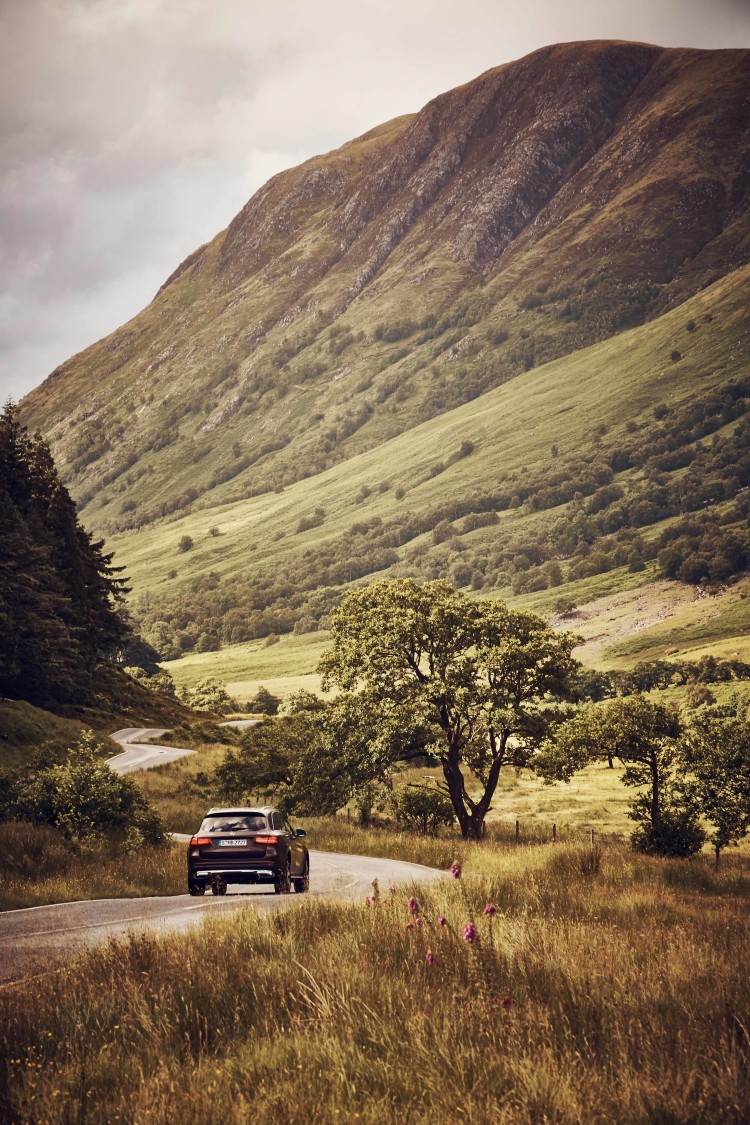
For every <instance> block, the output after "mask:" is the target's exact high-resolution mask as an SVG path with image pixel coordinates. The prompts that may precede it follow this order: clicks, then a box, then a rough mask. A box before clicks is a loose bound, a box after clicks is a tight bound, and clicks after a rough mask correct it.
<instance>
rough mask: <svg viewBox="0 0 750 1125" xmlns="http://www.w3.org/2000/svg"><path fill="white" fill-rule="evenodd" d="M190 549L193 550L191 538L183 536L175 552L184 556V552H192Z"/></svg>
mask: <svg viewBox="0 0 750 1125" xmlns="http://www.w3.org/2000/svg"><path fill="white" fill-rule="evenodd" d="M192 549H193V540H192V539H191V537H190V536H189V535H183V536H182V537H181V539H180V541H179V543H178V544H177V550H178V551H180V552H182V554H184V553H185V551H192Z"/></svg>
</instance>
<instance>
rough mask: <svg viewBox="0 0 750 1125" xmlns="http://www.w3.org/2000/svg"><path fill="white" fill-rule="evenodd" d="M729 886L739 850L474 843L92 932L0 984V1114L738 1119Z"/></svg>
mask: <svg viewBox="0 0 750 1125" xmlns="http://www.w3.org/2000/svg"><path fill="white" fill-rule="evenodd" d="M472 876H474V877H472ZM748 891H750V870H749V869H748V864H747V862H746V861H743V860H741V859H737V858H734V859H730V860H729V861H728V862H727V863H726V865H725V866H724V867H723V870H722V871H720V872H719V873H718V874H716V873H714V872H713V871H712V869H711V867H710V865H709V864H708V863H707V862H703V861H701V860H697V861H693V862H679V861H677V862H675V861H673V862H670V861H658V860H649V859H645V858H643V857H636V856H634V855H633V854H631V853H629V852H627V851H626V850H624V849H622V848H620V847H615V846H611V847H605V848H603V849H598V848H595V849H594V850H592V849H591V848H589V847H586V846H582V845H573V844H571V845H561V844H558V845H557V846H555V847H552V846H550V845H547V846H545V847H528V848H523V849H515V848H513V847H504V848H503V847H498V846H485V847H482V846H481V845H475V848H474V852H473V855H472V856H471V857H470V859H469V861H468V862H467V874H466V876H465V877H464V878H463V879H462V880H461V881H459V882H454V881H452V880H450V879H447V880H446V881H445V882H440V883H439V884H436V885H434V886H433V887H431V888H430V889H429V890H428V889H426V888H425V889H421V888H417V887H414V888H407V889H405V890H401V891H399V892H397V893H395V894H390V893H389V892H388V890H387V888H385V887H381V888H379V893H380V895H379V899H378V901H377V902H376V903H375V904H374V905H371V906H370V907H367V906H365V905H364V904H362V905H351V906H347V905H336V904H334V903H331V902H326V901H320V900H318V901H316V900H312V899H310V900H300V901H299V902H294V903H293V907H295V908H294V909H290V910H287V911H286V912H284V913H283V914H282V913H279V914H272V915H270V916H259V915H257V914H255V913H254V912H253V911H252V910H245V911H242V912H241V913H238V914H236V915H233V917H232V919H231V921H230V920H213V919H211V920H209V921H208V922H206V923H205V924H203V925H202V926H201V927H200V928H195V929H193V930H191V932H190V934H189V935H184V936H174V937H169V938H165V939H162V940H157V939H154V938H151V937H147V936H134V937H133V938H131V939H130V940H129V941H124V942H119V943H118V942H111V943H110V944H109V945H108V946H105V947H103V948H101V949H99V950H96V951H94V952H91V953H89V954H88V955H87V956H85V957H84V958H82V959H81V960H80V961H79V962H77V963H76V964H74V965H73V966H71V967H70V968H68V969H66V970H64V971H62V972H58V973H55V974H50V975H49V976H48V977H47V978H46V980H45V987H44V988H43V989H40V988H39V985H38V982H36V981H32V982H29V983H26V984H23V983H22V984H19V985H15V986H13V987H10V988H5V989H3V990H2V991H1V992H0V1054H1V1055H2V1057H3V1058H4V1059H5V1060H6V1069H5V1076H4V1083H3V1087H2V1099H3V1100H2V1106H1V1107H0V1113H1V1114H2V1116H3V1118H4V1119H5V1120H8V1121H11V1120H12V1121H14V1122H29V1123H30V1122H39V1121H46V1122H52V1123H57V1122H60V1123H63V1122H71V1121H84V1120H85V1121H86V1122H89V1123H90V1125H96V1123H100V1122H101V1123H106V1125H109V1123H110V1122H114V1121H119V1122H128V1123H129V1122H133V1123H135V1122H141V1121H145V1120H148V1121H154V1122H158V1123H163V1125H167V1123H169V1122H174V1121H184V1122H196V1123H202V1122H208V1121H214V1120H217V1119H220V1120H221V1121H222V1122H227V1123H229V1125H231V1123H236V1125H240V1123H242V1125H244V1123H245V1122H247V1121H248V1120H254V1119H257V1118H258V1117H259V1116H268V1117H272V1118H273V1120H275V1121H278V1122H282V1123H292V1122H320V1123H324V1122H335V1121H347V1122H348V1121H354V1120H360V1121H363V1122H378V1123H379V1122H384V1121H386V1122H390V1121H399V1122H401V1121H410V1122H422V1121H424V1122H428V1121H429V1122H436V1121H437V1122H443V1121H446V1122H447V1121H454V1120H459V1119H461V1120H468V1121H472V1122H473V1121H476V1122H488V1123H489V1122H493V1123H495V1122H497V1123H506V1122H507V1123H513V1125H519V1123H520V1125H527V1123H528V1125H532V1123H533V1125H536V1123H538V1122H542V1121H548V1122H553V1121H554V1122H559V1123H561V1125H563V1123H570V1125H574V1123H575V1125H579V1123H581V1122H597V1123H602V1125H603V1123H605V1122H613V1121H622V1122H625V1121H628V1122H665V1123H666V1122H670V1123H672V1125H683V1123H684V1125H688V1123H694V1122H705V1123H713V1122H717V1121H722V1122H729V1123H738V1125H739V1123H740V1122H745V1121H747V1120H748V1118H749V1117H750V1051H749V1050H748V1046H749V1045H748V1041H747V1030H746V1029H747V1027H748V1025H749V1024H750V981H749V978H748V975H747V971H746V967H747V963H748V958H750V926H749V925H748V922H750V917H749V911H748V901H749V900H748ZM410 894H412V895H413V896H414V898H415V902H414V906H413V908H412V909H410V906H409V903H408V898H409V895H410ZM489 903H491V904H492V905H493V907H494V908H495V911H496V912H495V914H494V915H493V916H490V915H489V914H487V913H485V907H486V904H489ZM441 919H442V920H443V921H444V923H445V924H442V923H441V921H440V920H441ZM418 921H421V923H422V924H421V925H420V924H418ZM467 927H469V928H468V929H467ZM469 937H470V938H471V939H472V940H467V938H469Z"/></svg>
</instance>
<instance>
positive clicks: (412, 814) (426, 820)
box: [393, 785, 455, 836]
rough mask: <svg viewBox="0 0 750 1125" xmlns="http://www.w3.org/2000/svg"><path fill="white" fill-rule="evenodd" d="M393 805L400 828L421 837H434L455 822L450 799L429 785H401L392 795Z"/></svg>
mask: <svg viewBox="0 0 750 1125" xmlns="http://www.w3.org/2000/svg"><path fill="white" fill-rule="evenodd" d="M393 804H394V809H395V813H396V820H397V822H398V823H399V824H400V825H401V827H402V828H406V829H407V830H408V831H410V832H418V833H419V834H420V835H421V836H436V835H437V834H438V832H439V831H440V829H441V828H442V827H446V828H448V827H450V825H451V824H453V822H454V820H455V813H454V811H453V806H452V804H451V802H450V798H449V797H448V796H447V795H446V794H445V793H442V792H441V791H440V790H439V789H437V788H435V787H434V786H431V785H401V786H399V787H398V788H397V789H396V792H395V793H394V795H393Z"/></svg>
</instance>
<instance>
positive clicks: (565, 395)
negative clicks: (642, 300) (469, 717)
mask: <svg viewBox="0 0 750 1125" xmlns="http://www.w3.org/2000/svg"><path fill="white" fill-rule="evenodd" d="M749 275H750V270H749V269H743V270H740V271H736V272H735V273H734V274H732V275H731V276H730V277H728V278H725V279H722V280H721V281H719V282H717V283H715V284H714V285H713V286H711V287H710V288H708V289H706V290H704V291H703V292H702V293H700V294H698V295H697V296H695V297H694V298H691V300H690V301H689V302H687V303H686V304H684V305H682V306H680V307H679V308H677V309H675V310H674V311H672V312H670V313H667V314H665V315H664V316H662V317H660V318H659V319H658V320H656V321H653V322H651V323H649V324H647V325H643V326H640V327H637V328H634V329H632V330H630V331H629V332H625V333H622V334H621V335H619V336H617V337H615V338H613V339H612V340H609V341H606V342H604V343H602V344H598V345H595V346H593V347H591V348H588V349H585V350H584V351H581V352H579V353H577V354H576V355H574V356H570V357H566V358H565V359H562V360H557V361H555V362H552V363H550V364H547V365H545V366H543V367H541V368H538V369H535V370H533V371H529V372H527V373H526V374H525V375H523V376H522V377H519V378H517V379H515V380H514V381H513V382H511V383H509V384H507V385H505V386H503V387H499V388H497V389H496V390H494V391H491V392H489V393H487V394H485V395H483V396H481V397H480V398H479V399H477V400H475V401H473V402H471V403H467V404H465V405H463V406H461V407H459V408H457V409H456V410H453V411H451V412H449V413H447V414H444V415H441V416H440V417H439V418H436V419H432V420H430V421H429V422H427V423H424V424H423V425H422V426H419V427H416V428H414V429H413V430H411V431H409V433H408V434H405V435H403V436H400V437H397V438H395V439H392V440H391V441H390V442H387V443H385V444H383V445H382V446H380V447H378V448H377V449H374V450H369V451H366V452H364V453H362V454H360V455H359V456H357V457H354V458H352V459H350V460H349V461H348V462H346V464H343V465H340V466H336V467H334V468H333V469H329V470H327V471H326V472H324V473H322V474H319V475H317V476H315V477H310V478H307V479H305V480H302V481H299V482H296V483H295V484H293V485H291V486H289V487H288V488H286V489H284V491H283V492H280V493H268V494H265V495H264V496H261V497H255V498H251V499H248V500H246V501H242V502H236V503H234V504H231V505H226V506H223V507H220V508H216V509H212V510H211V511H210V512H193V513H190V514H189V515H187V516H184V517H183V518H181V519H178V520H175V521H174V522H172V523H169V524H162V525H158V526H155V527H152V528H148V529H146V528H144V529H142V530H141V531H140V532H139V533H138V534H137V535H127V536H121V537H116V538H114V539H113V540H112V541H111V545H112V546H113V547H114V548H115V550H116V560H117V561H118V562H120V563H122V564H124V565H125V566H126V567H127V571H128V574H129V575H130V576H131V579H132V581H133V584H134V588H135V589H136V590H137V591H138V596H137V598H136V600H135V602H134V608H135V611H136V614H137V616H138V617H139V618H140V619H141V621H142V622H143V624H144V628H145V631H146V635H147V636H149V639H151V640H152V641H155V642H156V643H158V644H159V645H160V646H161V648H162V651H164V650H165V646H166V649H167V651H169V646H172V654H173V655H177V651H174V645H178V646H181V647H182V648H183V649H184V648H187V649H189V648H192V647H194V646H195V644H196V643H197V642H198V640H199V638H200V636H201V635H203V634H204V633H206V634H207V635H208V643H209V644H213V643H214V642H215V641H217V640H220V641H221V642H223V643H232V642H236V641H245V640H249V639H252V637H253V635H256V636H262V635H264V633H269V632H273V631H278V632H283V631H289V629H291V627H292V625H294V623H295V622H301V626H300V625H298V629H299V628H300V627H301V628H302V630H303V631H305V630H306V628H315V625H316V624H317V623H320V624H322V625H323V626H325V615H326V612H327V609H328V607H329V606H330V604H332V601H333V599H334V598H335V597H337V596H338V591H339V589H340V588H341V586H342V585H345V584H346V583H347V582H348V581H350V580H356V579H358V578H360V577H365V576H367V575H369V574H371V573H375V572H377V571H379V570H381V569H385V570H387V571H388V572H389V573H393V574H405V573H409V574H415V575H417V576H423V577H434V576H436V574H446V573H447V574H449V575H451V576H452V577H453V578H454V580H455V581H456V582H457V584H458V585H464V586H466V585H471V586H473V588H475V589H476V590H477V591H478V592H481V593H484V594H486V595H495V596H503V597H507V596H511V595H513V593H516V594H518V595H522V594H527V595H530V594H532V593H534V597H533V599H532V600H533V601H534V604H535V606H536V607H537V608H540V609H546V611H547V612H549V611H551V610H552V609H553V608H554V607H555V605H556V604H557V603H558V602H559V601H560V600H561V599H563V600H564V599H565V598H566V597H568V598H571V599H572V601H573V603H574V604H580V603H581V602H585V601H590V600H592V598H595V597H600V596H602V595H605V594H607V593H614V592H615V591H617V590H618V589H620V588H622V586H623V585H626V586H627V585H637V584H640V583H641V582H643V581H647V580H649V579H652V578H654V577H656V576H657V574H658V568H657V566H656V563H655V562H653V561H652V562H649V561H648V560H649V554H650V553H651V552H652V551H653V549H654V545H655V544H657V543H658V541H659V536H661V535H663V533H664V530H665V528H668V527H669V526H670V525H671V524H673V523H674V522H675V516H674V515H673V514H671V513H670V514H668V515H667V516H666V517H664V518H659V517H660V515H661V510H660V509H659V508H658V507H656V508H654V509H653V511H651V510H650V509H647V510H645V512H644V515H643V519H642V521H641V526H640V527H638V528H637V530H636V529H634V528H633V527H632V526H624V527H619V528H617V521H615V522H614V523H613V526H614V527H615V528H617V529H616V530H615V531H614V532H612V533H609V534H607V533H606V523H605V525H604V529H602V528H598V527H597V526H594V525H593V524H592V520H593V518H594V515H593V514H592V507H593V508H596V509H598V508H599V505H600V504H601V511H599V510H597V511H596V513H594V514H595V516H596V518H597V519H599V520H600V522H601V519H602V513H604V515H605V517H606V514H607V513H610V512H615V513H616V512H617V511H618V510H621V509H622V505H623V503H631V504H632V503H636V502H641V503H642V502H643V500H642V497H644V496H647V495H650V494H651V492H650V491H649V490H653V488H654V487H658V488H661V489H664V488H665V487H667V486H669V487H670V488H675V487H677V486H678V485H680V487H682V485H681V484H680V482H683V483H684V482H685V481H686V480H687V474H688V473H689V472H690V471H691V466H690V464H686V463H685V462H686V461H687V460H688V456H689V455H690V454H691V453H692V454H695V451H696V450H698V452H700V451H701V450H704V449H708V450H709V451H713V455H716V450H718V451H721V450H722V449H723V448H724V445H725V444H726V443H730V444H729V446H728V448H731V449H732V450H734V446H733V445H731V443H732V442H736V441H737V440H738V439H737V438H736V434H737V432H740V431H742V426H741V425H739V426H738V418H737V417H732V418H730V419H729V420H728V421H725V418H724V417H723V416H722V415H721V414H720V413H719V414H717V415H716V416H715V427H714V430H713V432H712V433H711V434H710V437H709V438H708V440H704V441H700V440H698V441H694V440H693V441H691V440H688V439H690V438H691V436H692V431H688V430H685V431H683V430H680V431H679V434H678V436H677V438H675V441H676V442H678V443H679V442H680V441H683V439H684V441H683V443H682V444H681V445H679V450H678V452H679V453H680V456H678V457H677V459H676V460H677V467H675V468H673V469H671V470H669V471H663V470H661V469H660V470H658V472H656V475H655V476H654V471H653V469H652V468H648V469H644V468H643V467H639V466H637V465H634V466H633V465H631V466H630V467H625V466H626V465H627V460H626V461H625V462H624V463H623V467H622V468H621V469H620V470H619V471H616V470H612V469H611V468H610V469H609V471H608V472H606V473H604V477H605V478H607V483H606V484H605V485H603V486H602V487H603V488H605V489H606V488H609V489H610V490H611V489H612V488H614V491H610V493H606V492H605V494H604V495H602V494H601V492H602V490H601V488H599V487H598V485H597V482H598V480H599V479H600V478H599V477H598V476H597V473H596V472H595V470H597V468H601V467H602V466H604V467H605V468H607V467H608V466H609V465H610V463H614V464H615V465H616V466H617V465H618V464H620V462H618V461H617V457H618V456H620V454H621V453H622V449H623V447H625V446H626V445H627V444H628V443H631V444H634V445H636V446H642V447H645V446H647V445H648V443H649V442H651V441H653V440H654V435H655V434H657V435H658V434H660V433H661V434H663V433H665V432H666V433H669V432H670V431H669V430H668V426H669V424H670V419H679V418H680V417H681V415H680V411H681V410H682V409H683V408H684V409H689V408H692V407H693V406H696V404H697V408H698V410H699V412H700V413H701V414H705V410H704V409H703V407H702V406H701V404H702V403H703V402H704V400H706V399H707V396H709V397H710V396H711V395H713V394H714V393H715V392H717V390H719V389H721V388H723V387H725V386H727V385H734V384H737V383H738V381H740V380H741V378H742V377H746V376H747V373H748V371H749V370H750V368H749V366H748V359H749V358H750V334H749V333H748V328H747V318H746V300H745V294H746V290H747V282H748V276H749ZM691 324H692V325H694V328H693V330H689V326H690V325H691ZM677 345H679V350H680V355H681V358H680V359H679V360H673V359H671V358H670V355H671V353H672V352H674V351H676V350H678V349H677ZM720 401H723V400H718V399H717V402H720ZM734 401H735V413H736V410H740V409H743V410H744V406H743V403H744V401H745V400H744V398H743V397H742V396H739V397H738V398H737V399H736V400H734ZM737 404H739V405H737ZM655 411H656V414H658V415H660V417H659V418H656V417H655ZM741 418H742V416H741V415H739V420H740V422H741ZM665 427H667V429H666V430H665ZM680 434H681V435H682V437H680V436H679V435H680ZM743 440H744V439H743ZM673 444H674V442H673ZM553 446H554V447H556V451H554V452H553ZM686 451H687V452H686ZM704 455H705V453H701V456H704ZM746 456H747V454H746V453H745V457H746ZM566 464H567V465H576V466H579V467H583V469H586V466H587V465H588V466H589V468H590V469H591V473H592V475H591V479H590V481H588V483H587V480H588V478H586V479H584V481H583V484H582V485H581V487H582V488H584V489H585V495H576V496H573V498H572V499H570V500H567V501H565V502H563V503H557V504H556V503H555V502H554V500H555V494H554V492H553V493H551V500H550V506H549V507H547V508H544V509H543V510H535V508H536V504H537V502H538V497H539V495H540V494H541V493H543V490H544V488H545V486H546V482H549V481H550V480H552V479H553V478H554V476H555V474H557V473H558V472H559V470H560V468H561V466H564V465H566ZM733 464H735V467H736V465H737V464H739V462H738V461H737V460H736V458H735V461H734V462H733ZM703 475H704V474H702V473H701V479H703ZM602 479H604V478H602ZM654 479H655V480H656V484H655V483H654ZM733 487H734V492H733V493H732V492H731V489H730V492H727V489H726V488H725V489H724V490H723V491H722V493H721V495H720V496H719V495H718V494H717V495H716V496H713V497H711V498H709V499H708V500H706V499H704V498H703V496H702V495H699V496H698V497H697V498H696V499H695V501H694V507H695V511H696V516H698V517H699V518H700V519H704V520H705V519H707V518H709V515H710V516H711V518H712V519H713V520H714V521H716V520H718V521H723V523H724V526H725V527H727V526H728V527H730V528H732V529H734V530H736V529H738V528H739V529H740V532H742V531H743V529H744V527H745V524H746V514H743V510H742V509H741V508H738V507H737V503H738V502H740V503H741V502H742V500H743V497H744V496H745V495H746V489H745V486H743V484H742V480H740V479H736V480H735V486H733ZM525 490H528V491H529V496H528V497H527V498H526V499H525V500H521V499H520V497H521V496H522V495H523V493H524V491H525ZM509 493H510V494H511V499H510V501H508V500H507V498H506V499H505V500H504V499H503V497H507V494H509ZM681 496H682V494H681ZM594 497H599V499H598V500H597V501H596V503H593V498H594ZM680 502H681V503H682V504H683V506H684V505H685V504H689V503H692V501H690V497H689V495H688V496H687V497H686V496H682V499H681V501H680ZM688 510H690V508H688ZM452 515H453V516H454V517H457V518H451V516H452ZM437 517H439V518H437ZM561 520H562V521H564V522H563V524H562V525H561V524H560V523H559V521H561ZM576 520H578V521H579V525H582V526H583V525H585V524H586V521H588V524H589V528H588V531H587V532H586V535H587V536H588V538H589V539H590V540H591V542H587V541H586V538H581V539H579V540H578V541H577V542H575V543H574V544H573V546H572V549H570V550H569V551H568V554H567V557H566V550H567V548H566V547H565V545H564V544H563V548H564V549H563V550H561V551H555V550H554V543H553V544H552V547H550V550H549V554H550V558H549V559H546V560H542V561H541V562H540V563H538V564H536V565H533V553H534V550H535V549H537V550H538V549H539V546H540V545H544V544H545V543H549V541H550V535H551V531H550V528H555V527H558V526H564V527H566V528H569V527H573V526H575V525H576ZM378 521H382V522H380V523H379V522H378ZM438 524H440V525H441V526H440V528H439V532H436V531H435V528H436V526H437V525H438ZM477 524H478V525H479V526H476V525H477ZM443 525H445V526H443ZM711 526H712V527H713V526H714V524H711ZM716 526H719V525H718V524H717V525H716ZM584 530H585V528H584ZM711 534H713V532H711ZM183 536H189V537H190V540H191V541H192V544H193V545H192V547H191V548H190V549H188V550H180V540H181V539H182V538H183ZM399 540H400V542H399ZM436 540H439V541H437V542H436ZM386 544H388V545H386ZM521 547H525V549H526V551H527V552H528V554H527V555H526V556H525V557H524V558H521V559H519V554H520V553H521ZM635 548H638V549H641V550H642V551H643V553H644V557H645V564H646V569H645V570H640V569H638V567H637V566H633V565H632V560H631V563H630V564H629V563H628V558H629V557H630V555H631V554H632V552H633V550H634V549H635ZM516 549H517V550H516ZM618 549H619V550H620V555H618ZM512 551H516V553H515V554H511V555H510V558H508V557H507V556H508V555H509V552H512ZM623 552H624V557H622V558H621V557H620V556H621V555H622V554H623ZM592 556H593V558H592ZM599 556H601V557H599ZM529 557H531V558H532V563H531V564H530V563H529V562H528V561H527V560H528V559H529ZM381 561H382V563H383V565H382V566H379V563H380V562H381ZM552 561H554V562H557V563H558V566H559V569H560V574H559V575H555V574H554V573H552V572H551V571H550V568H549V563H550V562H552ZM618 562H619V565H617V564H618ZM587 565H588V566H589V569H591V570H592V573H591V574H587V573H585V571H586V566H587ZM545 566H546V567H547V571H545V569H544V568H545ZM597 567H598V570H597ZM519 568H520V569H519ZM523 568H525V570H524V569H523ZM524 573H526V574H527V575H528V574H529V573H530V574H531V575H532V576H534V578H535V582H531V587H532V589H524V588H523V586H524V581H526V580H524V579H523V577H522V575H523V574H524ZM545 574H547V578H548V580H547V581H545V580H544V579H545ZM519 576H521V580H520V581H519ZM528 584H529V583H528V582H527V585H528ZM535 584H536V585H537V586H539V587H542V588H541V589H538V590H537V591H536V592H534V590H533V586H534V585H535ZM544 586H546V587H547V588H546V589H544V588H543V587H544ZM264 602H265V607H264V608H257V609H254V608H253V606H254V605H256V606H261V607H263V606H264ZM233 615H234V616H233ZM235 618H236V620H235ZM160 622H161V623H166V627H164V626H159V624H158V623H160ZM274 623H275V624H274ZM243 630H244V632H243ZM253 630H255V632H253ZM204 640H205V638H204Z"/></svg>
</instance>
